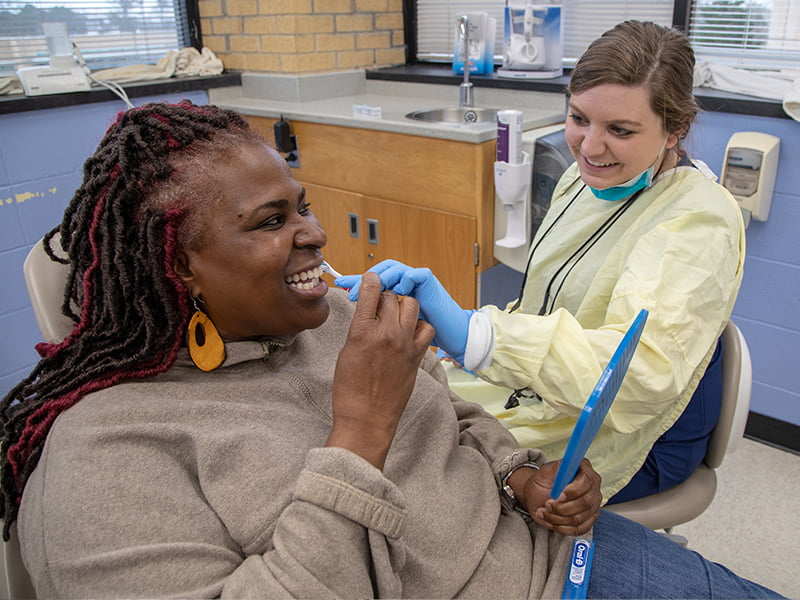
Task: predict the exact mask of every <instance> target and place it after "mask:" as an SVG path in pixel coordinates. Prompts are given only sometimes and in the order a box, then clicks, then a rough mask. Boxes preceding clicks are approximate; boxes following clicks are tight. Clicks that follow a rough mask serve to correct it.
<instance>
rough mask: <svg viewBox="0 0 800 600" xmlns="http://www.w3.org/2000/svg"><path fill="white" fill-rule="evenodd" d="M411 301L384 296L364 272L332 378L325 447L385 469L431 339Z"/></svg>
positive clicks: (430, 329) (374, 277)
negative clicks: (330, 417)
mask: <svg viewBox="0 0 800 600" xmlns="http://www.w3.org/2000/svg"><path fill="white" fill-rule="evenodd" d="M418 316H419V305H418V304H417V302H416V300H414V299H413V298H410V297H400V296H398V295H397V294H395V293H394V292H389V291H386V292H381V281H380V279H379V277H378V275H376V274H375V273H366V274H365V275H364V277H363V279H362V281H361V286H360V294H359V299H358V303H357V304H356V310H355V314H354V315H353V320H352V322H351V324H350V331H349V333H348V335H347V341H346V342H345V345H344V348H342V351H341V352H340V353H339V359H338V361H337V363H336V373H335V375H334V378H333V427H332V428H331V433H330V435H329V436H328V440H327V442H326V444H325V445H326V446H337V447H341V448H346V449H348V450H351V451H352V452H355V453H356V454H358V455H359V456H361V457H362V458H364V459H366V460H368V461H369V462H370V463H372V464H373V465H375V466H376V467H377V468H379V469H382V468H383V464H384V462H385V460H386V455H387V453H388V452H389V446H390V445H391V443H392V439H393V438H394V434H395V430H396V429H397V423H398V422H399V421H400V417H401V415H402V414H403V411H404V410H405V407H406V403H407V402H408V399H409V397H410V396H411V391H412V389H413V388H414V382H415V381H416V378H417V369H418V368H419V366H420V363H421V362H422V358H423V356H425V352H428V346H429V345H430V343H431V340H432V339H433V327H432V326H431V325H430V324H428V323H426V322H424V321H420V320H419V319H418Z"/></svg>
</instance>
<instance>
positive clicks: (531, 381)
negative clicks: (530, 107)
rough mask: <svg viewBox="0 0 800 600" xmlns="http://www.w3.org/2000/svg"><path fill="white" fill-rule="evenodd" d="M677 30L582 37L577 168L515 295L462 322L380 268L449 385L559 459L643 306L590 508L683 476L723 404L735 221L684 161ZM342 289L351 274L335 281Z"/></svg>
mask: <svg viewBox="0 0 800 600" xmlns="http://www.w3.org/2000/svg"><path fill="white" fill-rule="evenodd" d="M693 70H694V53H693V50H692V47H691V45H690V43H689V41H688V39H687V38H686V36H685V35H683V34H682V33H680V32H678V31H675V30H672V29H669V28H665V27H661V26H658V25H655V24H653V23H643V22H637V21H628V22H625V23H621V24H619V25H617V26H616V27H614V28H613V29H611V30H610V31H608V32H606V33H605V34H604V35H603V36H601V37H600V38H599V39H597V40H595V42H593V43H592V44H591V45H590V47H589V48H588V50H587V51H586V52H585V53H584V55H583V56H582V57H581V59H580V60H579V61H578V63H577V65H576V67H575V69H574V71H573V72H572V75H571V79H570V84H569V91H570V97H569V111H568V115H567V121H566V125H565V138H566V141H567V144H568V146H569V148H570V151H571V153H572V155H573V156H574V157H575V163H573V165H572V166H570V167H569V168H568V169H567V170H566V172H565V173H564V174H563V176H562V177H561V179H560V181H559V183H558V185H557V187H556V189H555V191H554V195H553V198H552V202H551V205H550V208H549V210H548V213H547V215H546V216H545V218H544V221H543V222H542V224H541V226H540V227H539V229H538V231H537V232H536V235H535V237H534V239H533V242H532V246H531V249H530V253H529V258H528V268H527V272H526V274H525V279H524V283H523V287H522V289H521V290H520V294H519V297H518V299H517V300H516V301H515V302H512V303H510V304H509V305H508V306H507V307H506V309H505V310H502V309H499V308H497V307H493V306H487V307H484V308H482V309H481V310H479V311H478V312H474V311H464V310H461V308H460V307H458V306H457V305H456V304H455V303H454V302H453V301H452V300H451V299H450V297H449V295H448V294H447V292H446V291H445V290H444V289H442V287H441V285H439V284H438V282H436V281H435V279H434V278H433V275H431V274H430V273H429V272H428V271H417V270H411V271H410V272H408V273H406V271H408V270H409V268H408V267H406V266H405V265H399V264H395V263H391V262H389V263H381V264H378V265H376V266H375V267H374V268H373V269H371V270H373V271H375V272H379V273H380V274H381V279H382V281H383V283H384V287H386V288H389V289H394V290H395V291H397V292H398V293H404V294H411V295H412V296H414V297H415V298H416V299H417V300H418V301H419V303H420V310H421V312H422V313H423V315H424V316H425V318H427V319H428V320H429V322H430V323H431V324H432V325H433V326H434V327H435V329H436V340H435V343H437V344H438V345H439V346H440V347H441V348H442V349H443V350H444V351H446V352H447V353H448V354H449V355H450V356H452V357H454V358H455V359H456V361H457V362H458V363H460V364H462V365H463V366H464V367H465V368H466V369H468V370H469V371H471V372H474V373H475V374H476V375H477V376H478V377H475V376H474V375H473V374H471V373H467V372H465V371H462V370H460V369H458V368H457V367H453V366H452V365H448V378H449V379H450V382H451V386H452V387H453V389H454V390H455V391H456V392H457V393H459V394H460V395H462V396H463V397H464V398H466V399H468V400H472V401H475V402H480V403H481V404H482V405H483V406H484V408H486V409H487V410H488V411H489V412H491V413H492V414H494V415H495V416H497V417H498V418H499V419H501V420H502V421H503V422H504V423H505V424H506V426H507V427H508V428H509V429H510V430H511V432H512V433H513V434H514V436H515V437H516V438H517V440H518V441H519V442H520V443H521V444H522V445H523V446H526V447H529V448H541V449H542V450H544V451H545V452H546V453H547V454H548V455H549V456H553V457H560V456H563V454H564V451H565V449H566V445H567V442H568V440H569V436H570V434H571V433H572V430H573V428H574V426H575V423H576V421H577V418H578V416H579V415H580V411H581V409H582V407H583V403H584V402H585V401H586V399H587V398H588V396H589V394H590V392H591V391H592V388H593V387H594V385H595V383H596V382H597V379H598V377H599V375H600V373H601V371H602V370H603V368H604V367H605V365H606V364H607V363H608V361H609V359H610V358H611V355H612V353H613V352H614V349H615V348H616V347H617V344H618V343H619V341H620V339H621V338H622V336H623V335H624V333H625V331H626V329H627V328H628V326H629V325H630V324H631V322H632V321H633V320H634V318H635V317H636V315H637V314H638V312H639V310H640V309H648V310H649V312H650V314H649V317H648V320H647V325H646V326H645V329H644V333H643V334H642V337H641V339H640V342H639V344H638V347H637V350H636V353H635V355H634V358H633V362H632V363H631V366H630V369H629V371H628V373H627V375H626V377H625V380H624V382H623V385H622V388H621V389H620V391H619V394H618V395H617V398H616V400H615V402H614V404H613V405H612V407H611V411H610V413H609V415H608V417H607V418H606V420H605V422H604V423H603V426H602V427H601V429H600V432H599V433H598V436H597V438H596V439H595V441H594V443H593V444H592V446H591V448H590V449H589V452H588V454H587V456H588V457H589V459H590V460H591V462H592V464H593V466H594V468H595V469H597V471H598V472H599V473H600V475H601V476H602V478H603V497H604V500H605V501H608V502H610V503H617V502H624V501H626V500H631V499H634V498H639V497H642V496H648V495H651V494H654V493H657V492H660V491H664V490H666V489H668V488H670V487H673V486H675V485H677V484H679V483H681V482H683V481H685V480H686V479H687V478H688V477H689V476H690V475H691V474H692V473H693V472H694V471H695V469H696V468H697V466H698V465H699V464H700V462H701V461H702V460H703V457H704V456H705V454H706V448H707V445H708V440H709V438H710V436H711V432H712V430H713V428H714V426H715V425H716V422H717V418H718V416H719V411H720V406H721V402H722V371H721V369H722V358H721V354H722V350H723V349H722V348H721V344H720V343H719V341H718V340H719V337H720V334H721V333H722V330H723V329H724V328H725V325H726V324H727V322H728V319H729V317H730V314H731V311H732V309H733V305H734V303H735V301H736V296H737V294H738V291H739V286H740V284H741V281H742V270H743V265H744V253H745V236H744V226H743V223H742V217H741V211H740V210H739V208H738V206H737V205H736V202H735V201H734V199H733V197H732V196H731V195H730V194H729V193H728V192H727V190H725V189H724V188H723V187H722V186H721V185H719V184H717V183H715V181H714V180H713V179H712V178H710V172H709V171H708V168H707V167H706V166H705V165H704V164H702V163H700V162H699V161H691V160H689V158H688V157H687V155H686V154H685V152H684V151H683V150H682V149H681V140H682V139H683V138H684V137H685V136H686V134H687V133H688V131H689V128H690V126H691V124H692V122H693V120H694V118H695V115H696V113H697V111H698V107H697V104H696V103H695V100H694V95H693ZM337 284H338V285H342V286H344V287H351V288H354V291H353V292H352V295H351V297H352V298H355V297H357V277H353V278H351V277H348V278H344V279H342V280H338V279H337Z"/></svg>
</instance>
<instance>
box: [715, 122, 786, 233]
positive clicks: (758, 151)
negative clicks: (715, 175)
mask: <svg viewBox="0 0 800 600" xmlns="http://www.w3.org/2000/svg"><path fill="white" fill-rule="evenodd" d="M780 144H781V139H780V138H779V137H776V136H774V135H770V134H768V133H760V132H757V131H738V132H736V133H734V134H733V135H732V136H731V139H730V140H728V146H727V148H726V149H725V161H724V163H723V165H722V178H721V179H722V185H724V186H725V188H727V190H728V191H729V192H730V193H731V194H733V197H734V198H736V201H737V202H738V203H739V206H740V207H741V209H742V213H743V215H744V219H745V226H747V225H748V224H749V222H750V217H752V218H753V219H755V220H756V221H766V220H767V217H768V216H769V209H770V207H771V205H772V192H773V190H774V188H775V177H776V175H777V172H778V151H779V149H780Z"/></svg>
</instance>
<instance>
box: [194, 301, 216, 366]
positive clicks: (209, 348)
mask: <svg viewBox="0 0 800 600" xmlns="http://www.w3.org/2000/svg"><path fill="white" fill-rule="evenodd" d="M195 308H196V309H197V310H195V313H194V314H193V315H192V318H191V319H190V320H189V343H188V345H189V356H190V357H191V358H192V362H193V363H194V364H195V366H196V367H197V368H198V369H200V370H201V371H206V372H208V371H213V370H214V369H216V368H217V367H218V366H220V365H221V364H222V362H223V361H224V360H225V342H223V341H222V338H221V337H220V335H219V332H218V331H217V328H216V327H215V326H214V323H213V322H212V321H211V319H209V318H208V315H207V314H206V313H204V312H203V311H202V310H200V309H199V308H197V302H196V301H195Z"/></svg>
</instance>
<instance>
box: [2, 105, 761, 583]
mask: <svg viewBox="0 0 800 600" xmlns="http://www.w3.org/2000/svg"><path fill="white" fill-rule="evenodd" d="M84 173H85V176H84V182H83V184H82V186H81V187H80V188H79V189H78V191H77V192H76V194H75V196H74V197H73V200H72V202H71V203H70V205H69V207H68V208H67V210H66V212H65V214H64V220H63V222H62V223H61V225H60V226H59V227H57V228H56V230H55V231H56V232H57V233H58V234H59V236H58V238H52V239H51V238H49V237H48V239H47V240H46V242H47V246H48V247H49V246H50V245H51V244H52V245H53V246H54V247H55V245H56V244H58V245H59V246H60V247H58V250H59V252H58V253H59V254H61V252H60V251H61V250H63V252H64V253H65V254H66V256H67V257H68V261H67V264H66V265H65V267H64V272H65V281H66V282H67V284H66V290H65V296H64V299H63V300H64V307H65V308H66V313H65V314H69V315H71V316H72V319H73V321H74V322H75V326H74V329H73V331H72V333H71V334H70V335H69V336H68V337H67V338H66V339H65V340H64V341H63V342H60V343H52V344H42V345H41V346H39V348H38V349H39V351H40V353H41V355H42V359H41V361H40V363H39V364H38V366H37V367H36V368H35V369H34V371H33V372H32V373H31V375H30V376H29V377H27V378H26V379H25V380H24V381H22V382H21V383H20V384H19V385H18V386H17V387H16V388H14V389H13V390H12V391H11V392H10V393H9V395H8V396H7V397H6V398H5V399H4V400H3V403H2V410H1V412H2V417H3V454H2V492H1V493H2V504H1V505H0V506H2V510H3V513H2V517H3V519H4V521H5V532H4V533H5V534H6V539H7V535H8V533H9V527H10V526H11V525H12V524H14V523H16V525H17V531H18V534H19V540H20V543H21V548H22V554H23V557H24V561H25V565H26V567H27V570H28V571H29V572H30V575H31V578H32V580H33V582H34V585H35V588H36V592H37V595H38V596H39V597H42V598H164V597H173V598H217V597H225V598H289V597H296V598H333V597H341V598H371V597H386V598H401V597H422V598H455V597H482V598H492V597H496V598H535V597H560V595H561V591H562V586H563V585H564V581H565V576H566V573H567V568H568V563H569V555H570V552H571V548H572V544H573V538H572V537H571V536H574V535H581V536H585V537H586V538H588V539H592V538H593V540H594V543H595V551H594V562H593V566H592V568H591V574H590V578H589V586H588V590H587V593H588V597H591V598H608V597H615V598H625V597H630V598H642V597H664V596H665V595H667V594H671V595H672V597H681V598H701V597H702V598H705V597H710V594H711V593H715V594H718V595H720V596H721V597H726V598H756V597H775V594H774V593H772V592H770V591H769V590H767V589H765V588H763V587H761V586H758V585H757V584H754V583H752V582H748V581H746V580H743V579H740V578H738V577H737V576H735V575H734V574H732V573H731V572H730V571H728V570H727V569H725V568H724V567H722V566H720V565H716V564H713V563H710V562H707V561H705V560H704V559H703V558H702V557H700V556H699V555H697V554H695V553H692V552H690V551H688V550H686V549H684V548H682V547H681V546H679V545H677V544H674V543H673V542H671V541H669V540H668V539H666V538H665V537H663V536H659V535H658V534H655V533H653V532H652V531H650V530H647V529H645V528H643V527H641V526H639V525H638V524H636V523H633V522H631V521H627V520H626V519H623V518H621V517H619V516H617V515H613V514H606V513H605V512H601V511H600V509H599V507H600V499H601V497H600V486H599V477H598V475H597V473H596V472H595V471H594V469H593V468H592V467H591V465H590V463H589V462H588V461H584V463H583V464H582V466H581V469H580V470H579V473H578V475H577V476H576V478H575V479H574V480H573V482H572V483H571V484H570V485H569V486H567V488H566V490H565V492H564V494H563V495H562V496H561V497H559V498H558V499H556V500H553V499H549V498H548V492H549V490H550V488H551V486H552V483H553V479H554V477H555V472H556V470H557V467H558V462H547V461H546V459H545V457H544V456H543V454H542V453H541V452H539V451H537V450H531V449H523V448H521V447H520V446H519V444H518V443H517V442H516V440H515V439H514V438H513V436H512V435H511V434H510V433H508V431H506V429H505V428H504V427H503V426H502V425H501V424H500V422H499V421H498V420H497V419H495V418H494V417H492V416H491V415H489V414H488V413H486V412H484V411H483V410H482V409H481V408H480V407H479V406H478V405H476V404H472V403H468V402H465V401H463V400H461V399H460V398H459V397H457V396H455V395H454V394H452V393H451V392H450V391H449V390H448V387H447V381H446V378H445V376H444V372H443V369H442V367H441V365H440V364H439V362H438V361H437V360H436V357H435V356H434V355H433V354H432V353H431V352H429V351H428V350H427V348H428V346H429V344H430V342H431V340H432V337H433V329H432V327H431V326H430V325H429V324H428V323H425V322H424V321H421V320H418V303H417V301H416V300H414V299H413V298H402V297H399V296H397V295H396V294H394V293H392V292H381V289H380V288H381V286H380V281H379V278H378V276H377V275H373V274H370V275H367V276H365V277H364V279H363V281H362V284H361V286H360V290H361V294H360V296H361V297H360V299H359V300H358V303H357V304H355V305H354V304H352V303H351V302H350V301H349V300H348V299H347V296H346V295H345V294H344V293H343V292H342V291H340V290H336V289H330V290H329V289H328V286H327V284H326V283H325V282H324V280H321V279H320V274H321V272H322V270H321V264H322V250H323V247H324V246H325V243H326V241H327V238H326V235H325V232H324V231H323V229H322V228H321V226H320V224H319V223H318V222H317V220H316V219H315V218H314V215H313V214H312V213H311V211H310V206H309V202H308V199H307V198H306V195H305V190H304V189H303V188H302V187H301V186H300V185H299V184H298V182H297V181H296V180H295V179H294V177H293V176H292V174H291V171H290V170H289V168H288V166H287V165H286V162H285V160H284V159H283V158H282V157H281V156H280V155H279V154H278V153H277V152H275V151H274V150H273V149H272V148H271V147H269V146H268V144H267V143H266V142H265V141H264V140H262V139H261V138H259V137H258V136H257V135H256V134H255V133H254V132H253V131H251V130H250V129H249V128H248V126H247V124H246V123H245V122H244V121H243V120H242V119H241V118H240V117H239V116H238V115H236V114H235V113H232V112H229V111H225V110H221V109H218V108H216V107H213V106H194V105H191V104H189V103H181V104H179V105H164V104H149V105H145V106H143V107H139V108H135V109H132V110H130V111H128V112H126V113H124V114H121V115H120V117H119V118H118V120H117V122H116V123H115V124H114V125H112V126H111V128H110V129H109V131H108V132H107V134H106V136H105V137H104V139H103V141H102V142H101V144H100V146H99V148H98V150H97V151H96V153H95V154H94V155H93V156H92V157H90V158H89V159H88V160H87V162H86V165H85V170H84ZM314 201H321V202H322V201H324V199H323V198H316V199H314ZM70 308H71V309H72V310H70Z"/></svg>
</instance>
